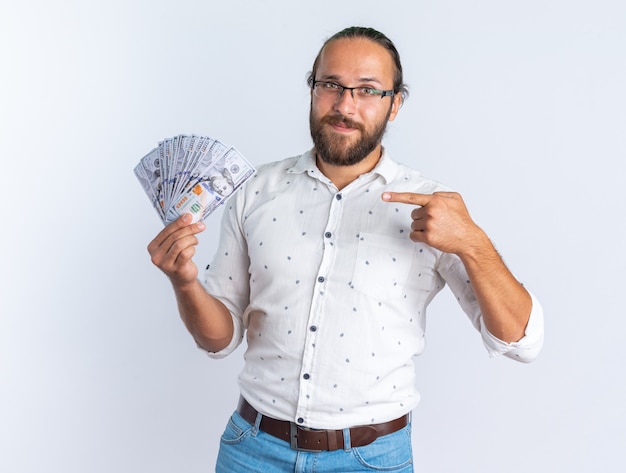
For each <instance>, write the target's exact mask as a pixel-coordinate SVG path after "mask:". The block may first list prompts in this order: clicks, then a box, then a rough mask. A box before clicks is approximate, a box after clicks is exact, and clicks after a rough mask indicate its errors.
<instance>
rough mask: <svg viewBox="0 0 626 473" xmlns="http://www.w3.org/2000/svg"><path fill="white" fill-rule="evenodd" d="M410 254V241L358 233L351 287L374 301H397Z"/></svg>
mask: <svg viewBox="0 0 626 473" xmlns="http://www.w3.org/2000/svg"><path fill="white" fill-rule="evenodd" d="M414 251H415V243H413V242H412V241H411V240H407V239H400V238H393V237H389V236H384V235H376V234H374V233H361V238H360V240H359V246H358V249H357V257H356V263H355V265H354V273H353V275H352V286H353V287H354V288H355V289H356V290H357V291H359V292H362V293H364V294H366V295H368V296H370V297H373V298H375V299H378V300H387V299H392V298H397V297H401V296H402V295H403V293H404V286H405V283H406V281H407V278H408V276H409V271H410V270H411V263H412V259H413V252H414Z"/></svg>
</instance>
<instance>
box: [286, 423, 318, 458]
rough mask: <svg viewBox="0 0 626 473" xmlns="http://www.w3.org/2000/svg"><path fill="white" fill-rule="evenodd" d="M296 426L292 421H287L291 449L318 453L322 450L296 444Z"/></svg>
mask: <svg viewBox="0 0 626 473" xmlns="http://www.w3.org/2000/svg"><path fill="white" fill-rule="evenodd" d="M299 428H300V427H298V426H297V425H296V424H294V423H293V422H289V444H290V446H291V448H292V450H297V451H298V452H309V453H320V452H323V450H314V449H311V448H303V447H299V446H298V429H299Z"/></svg>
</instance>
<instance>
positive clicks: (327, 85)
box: [321, 82, 342, 90]
mask: <svg viewBox="0 0 626 473" xmlns="http://www.w3.org/2000/svg"><path fill="white" fill-rule="evenodd" d="M321 84H322V87H323V88H324V89H326V90H340V89H341V88H342V87H341V86H340V85H338V84H333V83H332V82H322V83H321Z"/></svg>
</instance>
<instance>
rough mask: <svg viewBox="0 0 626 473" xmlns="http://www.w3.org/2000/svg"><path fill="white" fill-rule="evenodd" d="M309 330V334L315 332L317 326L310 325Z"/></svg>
mask: <svg viewBox="0 0 626 473" xmlns="http://www.w3.org/2000/svg"><path fill="white" fill-rule="evenodd" d="M309 330H310V331H311V332H317V326H316V325H311V327H309Z"/></svg>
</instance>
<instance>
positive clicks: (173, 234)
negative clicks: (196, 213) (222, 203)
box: [148, 214, 206, 287]
mask: <svg viewBox="0 0 626 473" xmlns="http://www.w3.org/2000/svg"><path fill="white" fill-rule="evenodd" d="M205 228H206V226H205V224H204V223H203V222H197V223H192V216H191V215H190V214H183V216H182V217H180V218H178V219H177V220H175V221H174V222H172V223H170V224H169V225H167V226H166V227H165V228H164V229H163V230H161V232H159V234H158V235H157V236H156V237H155V238H154V240H152V241H151V242H150V244H149V245H148V253H150V257H151V259H152V263H154V265H155V266H157V267H158V268H159V269H160V270H161V271H163V272H164V273H165V274H166V275H167V276H168V277H169V278H170V281H171V282H172V284H173V285H174V286H176V287H183V286H185V285H187V284H190V283H193V282H195V280H196V279H197V277H198V267H197V266H196V265H195V263H194V262H193V260H192V258H193V255H194V254H195V253H196V245H197V244H198V238H197V237H196V234H197V233H200V232H202V231H204V229H205Z"/></svg>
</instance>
